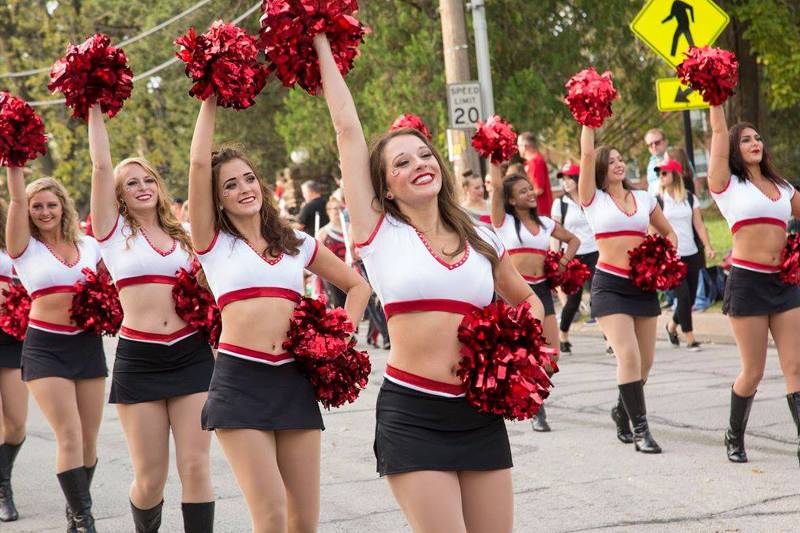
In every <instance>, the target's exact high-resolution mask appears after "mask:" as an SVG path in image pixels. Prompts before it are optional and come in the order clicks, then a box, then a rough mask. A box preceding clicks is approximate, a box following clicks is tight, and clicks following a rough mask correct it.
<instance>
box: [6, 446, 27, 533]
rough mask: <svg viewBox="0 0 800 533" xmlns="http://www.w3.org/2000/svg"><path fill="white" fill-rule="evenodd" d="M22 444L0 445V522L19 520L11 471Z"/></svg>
mask: <svg viewBox="0 0 800 533" xmlns="http://www.w3.org/2000/svg"><path fill="white" fill-rule="evenodd" d="M22 442H25V441H22ZM22 442H20V443H19V444H2V445H0V521H3V522H13V521H14V520H16V519H17V518H19V513H17V506H16V505H14V491H12V490H11V471H12V470H13V469H14V460H15V459H16V458H17V454H18V453H19V449H20V448H22Z"/></svg>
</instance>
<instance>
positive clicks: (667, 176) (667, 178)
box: [658, 170, 675, 188]
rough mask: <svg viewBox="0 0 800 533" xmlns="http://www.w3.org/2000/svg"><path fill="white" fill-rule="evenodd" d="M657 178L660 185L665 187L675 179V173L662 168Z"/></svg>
mask: <svg viewBox="0 0 800 533" xmlns="http://www.w3.org/2000/svg"><path fill="white" fill-rule="evenodd" d="M658 179H659V180H660V182H661V186H662V187H664V188H667V187H669V186H670V185H672V183H673V182H674V181H675V174H673V172H672V171H670V170H662V171H660V172H659V173H658Z"/></svg>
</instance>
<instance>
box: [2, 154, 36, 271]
mask: <svg viewBox="0 0 800 533" xmlns="http://www.w3.org/2000/svg"><path fill="white" fill-rule="evenodd" d="M6 175H7V177H8V178H7V181H8V196H9V200H10V201H9V203H8V222H7V223H6V251H8V255H10V256H11V257H17V256H19V255H22V252H24V251H25V248H26V247H27V246H28V242H29V241H30V240H31V228H30V226H28V200H27V198H26V197H25V177H24V176H23V174H22V169H21V168H18V167H8V168H6Z"/></svg>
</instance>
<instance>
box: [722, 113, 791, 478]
mask: <svg viewBox="0 0 800 533" xmlns="http://www.w3.org/2000/svg"><path fill="white" fill-rule="evenodd" d="M711 131H712V136H711V157H710V159H709V164H708V187H709V190H710V191H711V195H712V197H713V198H714V201H716V202H717V206H718V207H719V210H720V212H721V213H722V216H724V217H725V220H726V221H727V222H728V224H729V225H730V228H731V233H733V252H732V256H731V263H732V266H731V273H730V276H729V277H728V282H727V284H726V285H725V296H724V298H723V302H722V311H723V313H725V314H726V315H728V319H729V320H730V323H731V328H732V329H733V335H734V337H735V338H736V345H737V346H738V348H739V357H740V358H741V371H740V372H739V375H738V376H737V377H736V380H735V381H734V383H733V387H732V388H731V411H730V421H729V425H728V430H727V431H726V432H725V446H726V448H727V453H728V459H729V460H730V461H732V462H734V463H746V462H747V452H746V451H745V446H744V432H745V429H746V427H747V420H748V417H749V416H750V407H751V406H752V404H753V397H754V396H755V394H756V389H757V388H758V384H759V383H760V382H761V378H762V376H763V375H764V365H765V364H766V359H767V335H768V333H771V334H772V338H773V339H774V340H775V345H776V346H777V348H778V357H779V358H780V362H781V369H782V370H783V377H784V380H785V381H786V392H787V395H786V400H787V401H788V402H789V410H790V411H791V413H792V418H793V419H794V423H795V424H796V425H797V432H798V438H800V327H798V325H800V287H797V286H794V285H787V284H786V283H784V282H783V281H781V279H780V274H779V272H780V262H781V254H782V252H783V248H784V246H785V244H786V224H787V222H788V220H789V218H790V217H800V196H798V195H797V191H795V189H794V187H792V186H791V185H790V184H789V183H788V182H787V181H786V179H784V178H783V177H781V175H780V174H779V173H778V171H777V170H776V169H775V166H774V165H773V163H772V160H771V158H770V156H769V152H768V151H767V146H766V145H765V144H764V140H763V139H762V137H761V135H760V134H759V133H758V131H757V130H756V129H755V127H754V126H752V125H750V124H747V123H739V124H736V125H734V126H733V127H732V128H731V129H730V131H728V127H727V125H726V123H725V112H724V110H723V109H722V107H721V106H712V107H711ZM797 457H798V460H800V442H798V448H797Z"/></svg>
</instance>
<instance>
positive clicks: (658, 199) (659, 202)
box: [656, 194, 664, 209]
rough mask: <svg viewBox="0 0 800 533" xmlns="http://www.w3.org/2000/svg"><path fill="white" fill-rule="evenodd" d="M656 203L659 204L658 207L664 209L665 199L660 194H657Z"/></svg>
mask: <svg viewBox="0 0 800 533" xmlns="http://www.w3.org/2000/svg"><path fill="white" fill-rule="evenodd" d="M656 202H658V207H660V208H661V209H664V198H663V197H662V196H661V195H660V194H656Z"/></svg>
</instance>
